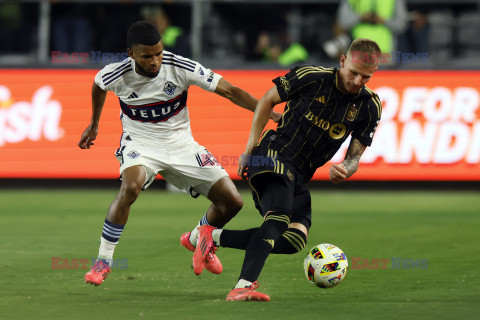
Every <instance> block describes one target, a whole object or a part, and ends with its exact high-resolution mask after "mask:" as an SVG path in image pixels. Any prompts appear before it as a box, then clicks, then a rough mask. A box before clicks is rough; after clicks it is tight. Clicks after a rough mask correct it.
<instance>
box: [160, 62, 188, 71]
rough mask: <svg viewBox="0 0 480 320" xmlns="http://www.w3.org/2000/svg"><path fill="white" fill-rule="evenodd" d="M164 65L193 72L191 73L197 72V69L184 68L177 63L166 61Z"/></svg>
mask: <svg viewBox="0 0 480 320" xmlns="http://www.w3.org/2000/svg"><path fill="white" fill-rule="evenodd" d="M162 64H167V65H171V66H174V67H178V68H181V69H185V70H188V71H191V72H193V71H195V69H192V68H188V67H185V66H183V65H181V64H178V63H175V62H169V61H165V62H162Z"/></svg>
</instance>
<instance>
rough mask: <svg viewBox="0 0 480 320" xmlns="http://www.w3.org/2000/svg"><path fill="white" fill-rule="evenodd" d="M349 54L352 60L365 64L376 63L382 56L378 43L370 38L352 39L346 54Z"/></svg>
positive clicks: (373, 64)
mask: <svg viewBox="0 0 480 320" xmlns="http://www.w3.org/2000/svg"><path fill="white" fill-rule="evenodd" d="M348 54H350V55H351V57H352V61H353V62H356V63H358V62H360V63H362V64H363V65H365V66H369V67H371V66H375V65H378V63H379V62H380V59H381V56H382V50H380V47H379V46H378V44H377V43H376V42H375V41H373V40H370V39H366V38H358V39H355V40H353V42H352V44H351V45H350V48H348V51H347V55H348Z"/></svg>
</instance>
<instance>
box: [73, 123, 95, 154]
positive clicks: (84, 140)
mask: <svg viewBox="0 0 480 320" xmlns="http://www.w3.org/2000/svg"><path fill="white" fill-rule="evenodd" d="M97 134H98V128H97V127H92V125H89V126H88V127H87V128H86V129H85V131H83V134H82V137H81V138H80V141H79V142H78V146H79V147H80V149H90V146H93V145H94V144H95V142H93V141H94V140H95V139H96V138H97Z"/></svg>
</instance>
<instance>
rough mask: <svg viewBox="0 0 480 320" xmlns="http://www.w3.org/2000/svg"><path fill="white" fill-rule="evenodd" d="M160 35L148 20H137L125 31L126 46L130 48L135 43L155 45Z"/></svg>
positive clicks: (160, 38)
mask: <svg viewBox="0 0 480 320" xmlns="http://www.w3.org/2000/svg"><path fill="white" fill-rule="evenodd" d="M160 40H162V37H161V36H160V32H158V29H157V28H156V27H155V26H154V25H153V24H151V23H150V22H148V21H138V22H135V23H134V24H132V25H131V26H130V28H129V29H128V32H127V48H130V49H132V48H133V46H135V45H137V44H143V45H146V46H154V45H156V44H157V43H158V42H159V41H160Z"/></svg>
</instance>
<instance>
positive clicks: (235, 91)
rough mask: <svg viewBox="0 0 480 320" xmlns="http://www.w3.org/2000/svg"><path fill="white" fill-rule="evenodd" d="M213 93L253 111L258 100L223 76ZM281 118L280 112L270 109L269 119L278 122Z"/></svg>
mask: <svg viewBox="0 0 480 320" xmlns="http://www.w3.org/2000/svg"><path fill="white" fill-rule="evenodd" d="M215 93H216V94H218V95H219V96H222V97H224V98H227V99H228V100H230V101H231V102H232V103H234V104H236V105H237V106H239V107H242V108H244V109H247V110H250V111H252V112H255V108H256V106H257V103H258V100H257V99H256V98H255V97H254V96H252V95H251V94H250V93H248V92H247V91H245V90H243V89H241V88H239V87H236V86H234V85H232V84H231V83H230V82H228V81H227V80H225V79H224V78H221V79H220V81H218V84H217V88H216V89H215ZM281 118H282V114H281V113H278V112H275V111H273V110H271V112H270V119H272V120H273V121H275V122H279V121H280V119H281Z"/></svg>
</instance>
